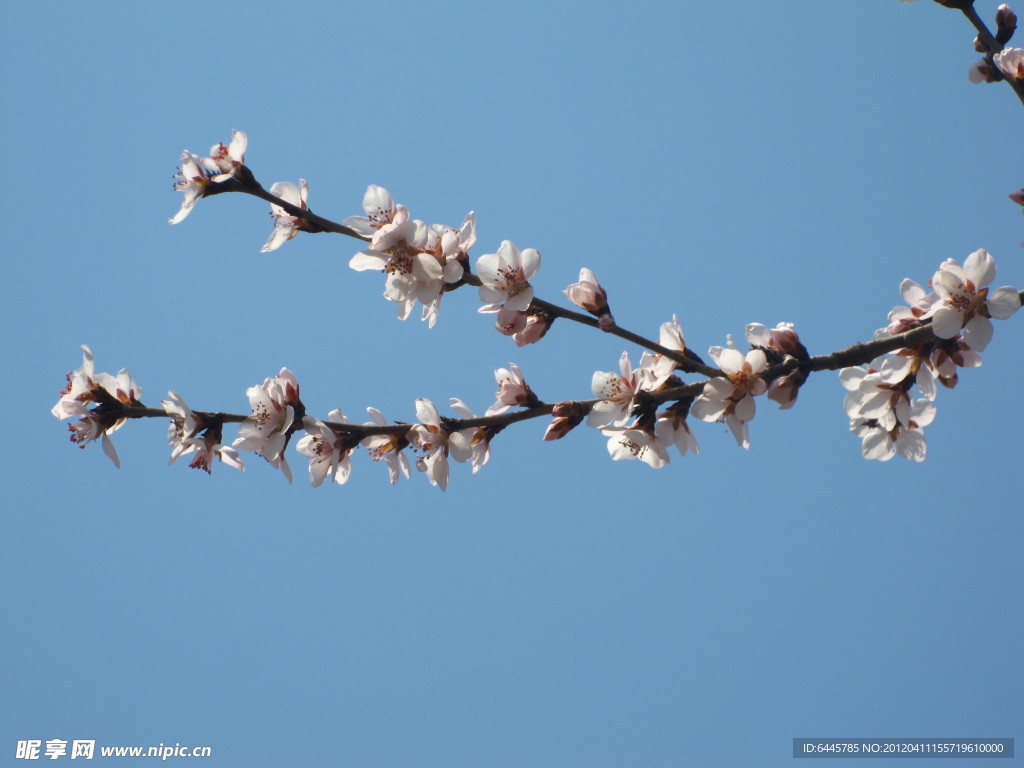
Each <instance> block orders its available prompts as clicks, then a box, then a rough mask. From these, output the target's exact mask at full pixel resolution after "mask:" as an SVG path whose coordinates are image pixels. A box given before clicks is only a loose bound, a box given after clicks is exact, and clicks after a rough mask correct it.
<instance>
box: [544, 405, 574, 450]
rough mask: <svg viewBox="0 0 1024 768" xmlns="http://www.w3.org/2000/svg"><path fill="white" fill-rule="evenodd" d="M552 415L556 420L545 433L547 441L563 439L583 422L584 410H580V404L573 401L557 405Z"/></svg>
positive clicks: (552, 410)
mask: <svg viewBox="0 0 1024 768" xmlns="http://www.w3.org/2000/svg"><path fill="white" fill-rule="evenodd" d="M551 415H552V416H554V417H555V418H554V419H553V420H552V421H551V423H550V424H549V425H548V428H547V431H546V432H545V433H544V439H545V440H558V439H560V438H563V437H565V436H566V435H567V434H569V432H570V431H571V430H572V429H574V428H575V427H577V426H579V424H580V422H581V421H583V410H582V408H580V404H579V403H576V402H573V401H572V400H563V401H562V402H560V403H555V407H554V408H552V409H551Z"/></svg>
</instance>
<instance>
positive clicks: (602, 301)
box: [563, 267, 608, 315]
mask: <svg viewBox="0 0 1024 768" xmlns="http://www.w3.org/2000/svg"><path fill="white" fill-rule="evenodd" d="M563 293H564V294H565V295H566V297H568V299H569V301H571V302H572V303H573V304H575V305H576V306H577V307H580V308H581V309H585V310H587V312H590V313H591V314H595V315H600V314H602V313H603V312H605V311H606V310H607V308H608V295H607V294H606V293H605V291H604V288H602V287H601V285H600V284H599V283H598V282H597V278H596V277H594V273H593V272H591V271H590V270H589V269H587V268H586V267H584V268H583V269H581V270H580V281H579V282H578V283H573V284H572V285H570V286H569V287H568V288H566V289H565V290H564V291H563Z"/></svg>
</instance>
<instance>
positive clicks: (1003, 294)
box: [985, 285, 1020, 320]
mask: <svg viewBox="0 0 1024 768" xmlns="http://www.w3.org/2000/svg"><path fill="white" fill-rule="evenodd" d="M985 304H986V305H987V306H988V313H989V314H990V315H991V316H992V317H994V318H995V319H996V320H1005V319H1006V318H1008V317H1009V316H1010V315H1012V314H1013V313H1014V312H1016V311H1017V310H1018V309H1020V294H1019V293H1018V292H1017V289H1016V288H1011V287H1010V286H1008V285H1004V286H1003V287H1002V288H996V289H995V290H994V291H991V292H990V293H989V294H988V299H987V300H986V302H985Z"/></svg>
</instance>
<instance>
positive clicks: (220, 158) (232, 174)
mask: <svg viewBox="0 0 1024 768" xmlns="http://www.w3.org/2000/svg"><path fill="white" fill-rule="evenodd" d="M248 144H249V137H248V135H246V134H245V133H244V132H242V131H234V132H233V134H232V137H231V143H230V144H229V145H228V146H224V144H223V143H220V144H214V145H213V146H212V147H211V148H210V156H209V157H199V156H197V155H194V154H192V153H191V152H189V151H188V150H187V149H186V150H185V151H183V152H182V153H181V165H180V166H178V174H177V177H176V178H177V179H178V180H177V181H176V182H175V184H174V188H175V189H176V190H178V191H179V192H184V193H185V197H184V199H183V200H182V201H181V210H179V211H178V212H177V213H176V214H175V215H174V217H173V218H171V219H169V221H170V222H171V224H177V223H178V222H179V221H182V220H183V219H184V218H185V217H186V216H188V215H189V213H190V212H191V211H192V209H193V208H194V207H195V204H196V203H198V202H199V199H200V198H202V197H206V196H207V195H210V194H212V193H213V191H214V189H215V187H214V186H213V185H216V184H222V183H223V182H225V181H227V180H228V179H234V178H237V177H239V176H241V175H242V174H243V173H244V170H243V169H245V148H246V146H247V145H248Z"/></svg>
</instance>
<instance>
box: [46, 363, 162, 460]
mask: <svg viewBox="0 0 1024 768" xmlns="http://www.w3.org/2000/svg"><path fill="white" fill-rule="evenodd" d="M95 371H96V359H95V357H94V356H93V353H92V350H91V349H90V348H89V347H87V346H85V345H84V344H83V345H82V367H81V368H79V369H77V370H75V371H72V372H70V373H68V374H67V385H66V387H65V388H64V389H63V390H61V392H60V398H59V399H58V400H57V403H56V404H55V405H54V406H53V408H52V409H50V413H51V414H53V416H55V417H56V418H58V419H62V420H63V419H67V418H71V417H75V416H77V417H79V419H78V421H76V422H74V423H73V424H69V425H68V431H69V432H70V433H71V435H70V437H71V442H73V443H75V444H76V445H78V447H79V448H85V446H86V445H88V444H89V443H91V442H92V441H93V440H96V439H99V440H100V444H101V445H102V446H103V453H105V454H106V456H107V458H109V459H110V460H111V461H112V462H114V466H115V467H118V468H120V467H121V460H120V458H119V457H118V455H117V449H116V448H115V447H114V442H113V441H112V440H111V439H110V433H111V432H116V431H117V430H118V429H120V428H121V426H122V425H123V424H124V421H125V417H124V416H123V415H122V409H121V406H141V405H142V402H141V401H140V400H139V398H140V397H141V396H142V388H141V387H140V386H139V385H138V384H136V383H135V381H134V379H132V377H131V374H130V373H129V372H128V369H127V368H122V369H121V370H120V371H118V372H117V375H116V376H112V375H111V374H109V373H96V372H95ZM90 404H94V406H95V407H93V408H91V409H90V407H89V406H90Z"/></svg>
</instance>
